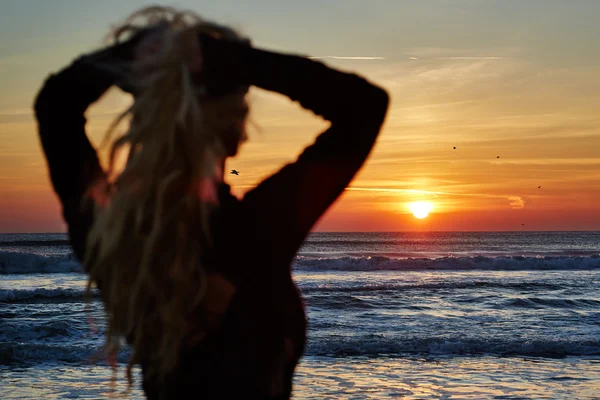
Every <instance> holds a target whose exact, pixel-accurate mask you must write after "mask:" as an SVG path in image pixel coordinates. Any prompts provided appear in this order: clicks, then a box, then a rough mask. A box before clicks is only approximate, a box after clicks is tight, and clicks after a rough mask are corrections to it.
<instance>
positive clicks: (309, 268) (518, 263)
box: [0, 232, 600, 399]
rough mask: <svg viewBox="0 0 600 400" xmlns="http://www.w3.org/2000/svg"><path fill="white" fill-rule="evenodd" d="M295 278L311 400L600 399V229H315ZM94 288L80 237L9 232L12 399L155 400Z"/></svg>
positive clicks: (303, 374)
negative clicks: (106, 352)
mask: <svg viewBox="0 0 600 400" xmlns="http://www.w3.org/2000/svg"><path fill="white" fill-rule="evenodd" d="M293 274H294V279H295V281H296V282H297V283H298V285H299V287H300V289H301V291H302V293H303V296H304V298H305V301H306V306H307V312H308V317H309V339H308V344H307V348H306V353H305V356H304V358H303V360H302V361H301V363H300V365H299V367H298V370H297V374H296V377H295V384H294V387H295V389H294V398H295V399H316V398H318V399H380V398H385V399H389V398H405V399H542V398H543V399H600V232H506V233H489V232H488V233H474V232H473V233H469V232H446V233H443V232H420V233H417V232H414V233H313V234H311V235H310V236H309V237H308V238H307V240H306V242H305V244H304V246H303V247H302V248H301V250H300V252H299V253H298V256H297V258H296V260H295V262H294V265H293ZM85 281H86V278H85V276H84V275H83V274H82V273H81V267H80V265H79V263H78V262H77V260H76V259H75V258H74V257H73V255H72V253H71V249H70V247H69V245H68V242H67V238H66V236H65V235H64V234H1V235H0V382H1V384H0V398H2V399H40V398H44V399H63V398H85V399H91V398H105V397H108V396H110V395H111V394H112V395H115V394H122V395H123V396H124V397H125V398H134V399H138V398H143V393H142V391H141V390H140V389H139V386H137V385H136V386H135V387H134V388H133V389H132V390H131V391H130V392H127V393H125V392H124V391H125V389H126V385H125V384H124V382H125V379H124V376H123V374H124V367H125V363H126V361H127V354H126V353H127V352H126V351H125V352H124V353H123V354H121V356H120V357H119V362H120V366H121V368H120V370H119V376H118V378H117V383H116V384H115V386H111V384H110V381H111V370H110V368H109V367H108V366H107V365H106V363H105V362H103V361H99V362H92V361H91V358H92V357H93V356H94V355H95V354H96V352H97V351H98V350H99V349H100V347H101V345H102V343H103V336H102V332H101V331H102V327H103V325H102V306H101V304H100V302H99V300H98V297H97V295H95V296H93V298H92V300H91V302H90V303H86V301H85V299H84V296H83V295H84V291H85ZM90 317H91V319H90ZM94 321H95V323H96V324H98V327H99V329H98V330H94V329H93V326H94ZM137 374H139V371H138V372H137ZM136 382H137V383H138V384H139V377H138V380H137V381H136Z"/></svg>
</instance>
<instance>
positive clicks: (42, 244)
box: [0, 239, 71, 247]
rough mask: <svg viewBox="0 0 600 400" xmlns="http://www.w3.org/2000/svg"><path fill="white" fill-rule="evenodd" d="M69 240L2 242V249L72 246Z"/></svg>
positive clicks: (0, 243)
mask: <svg viewBox="0 0 600 400" xmlns="http://www.w3.org/2000/svg"><path fill="white" fill-rule="evenodd" d="M70 245H71V243H70V242H69V240H67V239H55V240H7V241H5V240H2V241H0V247H47V246H70Z"/></svg>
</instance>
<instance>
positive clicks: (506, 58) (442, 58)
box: [438, 57, 514, 60]
mask: <svg viewBox="0 0 600 400" xmlns="http://www.w3.org/2000/svg"><path fill="white" fill-rule="evenodd" d="M438 60H514V57H439V58H438Z"/></svg>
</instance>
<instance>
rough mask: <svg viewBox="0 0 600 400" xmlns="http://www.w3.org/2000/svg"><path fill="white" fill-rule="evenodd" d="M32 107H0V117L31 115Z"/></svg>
mask: <svg viewBox="0 0 600 400" xmlns="http://www.w3.org/2000/svg"><path fill="white" fill-rule="evenodd" d="M32 114H33V109H31V108H12V109H10V108H9V109H4V110H2V109H0V116H2V117H12V116H20V115H32Z"/></svg>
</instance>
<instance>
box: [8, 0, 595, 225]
mask: <svg viewBox="0 0 600 400" xmlns="http://www.w3.org/2000/svg"><path fill="white" fill-rule="evenodd" d="M149 4H152V3H150V2H147V1H138V0H135V1H134V0H126V1H124V0H119V1H116V0H103V1H88V0H79V1H76V0H51V1H39V0H0V88H2V90H1V91H0V232H62V231H64V230H65V227H64V225H63V223H62V220H61V216H60V208H59V204H58V201H57V199H56V197H55V195H54V193H53V191H52V189H51V187H50V184H49V179H48V173H47V169H46V164H45V160H44V158H43V156H42V153H41V149H40V144H39V141H38V138H37V133H36V126H35V123H34V120H33V117H32V113H31V105H32V101H33V98H34V96H35V93H36V92H37V90H38V89H39V87H40V85H41V84H42V81H43V80H44V78H45V77H46V76H47V75H48V74H49V73H50V72H53V71H57V70H59V69H60V68H61V67H63V66H65V65H67V64H68V63H69V62H70V61H71V60H72V59H73V58H75V57H76V56H77V55H79V54H81V53H84V52H88V51H91V50H94V49H96V48H98V47H99V46H100V45H101V44H102V39H103V37H104V35H105V34H106V33H107V32H108V30H109V28H110V26H111V24H114V23H118V22H119V21H120V20H122V19H123V18H124V17H125V16H126V15H127V14H128V13H129V12H131V11H133V10H135V9H137V8H139V7H141V6H143V5H149ZM164 4H173V5H175V6H181V7H183V8H189V9H192V10H194V11H196V12H198V13H200V14H201V15H203V16H204V17H205V18H207V19H214V20H216V21H217V22H221V23H225V24H228V25H231V26H233V27H234V28H237V29H239V30H241V31H242V32H243V33H245V34H246V35H248V36H250V37H251V38H252V40H253V43H254V45H255V46H259V47H264V48H267V49H272V50H279V51H285V52H290V53H298V54H303V55H309V56H319V57H326V58H324V59H323V61H324V62H326V63H327V64H329V65H332V66H335V67H339V68H341V69H344V70H348V71H354V72H358V73H360V74H362V75H364V76H365V77H367V78H368V79H370V80H372V81H373V82H375V83H377V84H379V85H381V86H383V87H385V88H386V89H387V90H388V91H389V93H390V95H391V105H390V109H389V113H388V117H387V120H386V122H385V125H384V127H383V130H382V133H381V135H380V137H379V140H378V142H377V144H376V147H375V149H374V151H373V152H372V154H371V156H370V158H369V160H368V161H367V163H366V164H365V166H364V168H363V169H362V170H361V172H360V173H359V175H358V176H357V177H356V179H355V180H354V181H353V182H352V183H351V185H350V187H349V188H348V189H347V190H346V192H345V193H344V195H343V196H342V197H341V199H340V200H338V202H337V203H336V204H335V205H334V206H333V207H332V208H331V209H330V210H329V212H328V213H327V214H326V215H325V216H324V217H323V219H322V220H321V221H320V222H319V224H318V225H317V226H316V230H320V231H413V230H445V231H452V230H460V231H465V230H469V231H496V230H509V231H511V230H517V231H520V230H600V201H599V200H600V116H599V111H600V45H599V43H600V41H599V39H598V38H600V24H598V22H597V19H598V15H600V1H597V0H589V1H586V0H562V1H555V0H526V1H525V0H514V1H513V0H498V1H491V0H490V1H486V0H445V1H443V0H439V1H433V0H420V1H402V0H330V1H325V0H323V1H316V0H302V1H300V0H298V1H288V0H285V1H278V0H253V1H250V0H237V1H233V0H219V1H215V0H211V1H199V0H196V1H191V0H188V1H178V2H168V1H166V2H164ZM334 57H335V58H334ZM356 58H359V59H356ZM250 99H251V106H252V114H251V115H252V120H253V122H254V123H256V125H257V126H258V128H251V130H250V141H249V142H248V143H247V144H245V145H244V147H243V148H242V151H241V152H240V154H239V156H238V157H236V158H235V159H232V160H230V161H229V163H228V167H229V168H235V169H237V170H239V171H240V175H239V176H233V175H228V177H227V180H228V183H230V184H231V185H232V186H233V189H234V192H235V193H236V194H237V195H239V196H242V195H243V193H244V191H246V190H248V189H249V188H251V187H253V186H254V185H256V184H257V183H258V182H260V181H261V180H262V179H263V178H265V177H266V176H268V175H269V174H270V173H272V172H274V171H276V170H277V169H278V168H279V167H281V166H282V165H283V164H284V163H286V162H290V161H293V160H294V159H295V158H296V156H297V155H298V154H299V153H300V152H301V150H302V149H303V148H304V147H305V146H306V145H308V144H310V143H312V142H313V140H314V139H315V137H316V136H317V134H318V133H319V132H320V131H321V130H323V129H324V128H325V127H326V126H327V124H326V123H325V122H323V121H322V120H320V119H318V118H316V117H314V116H313V115H312V114H311V113H309V112H307V111H304V110H302V109H301V108H299V106H297V105H296V104H294V103H291V102H290V101H289V100H288V99H287V98H285V97H282V96H280V95H275V94H270V93H267V92H264V91H260V90H253V91H252V92H251V97H250ZM128 102H129V99H128V98H127V97H125V96H124V95H121V94H119V93H118V92H117V91H114V92H111V93H110V94H109V95H107V96H106V97H105V98H104V99H103V100H102V101H101V102H100V103H98V104H96V105H94V106H93V108H91V109H90V110H89V113H88V117H89V123H88V133H89V134H90V136H91V138H92V141H93V142H94V143H95V144H96V145H99V143H100V140H101V139H102V137H103V134H104V132H105V129H106V128H107V126H108V124H109V123H110V121H111V119H112V118H113V117H114V116H115V115H116V112H117V111H118V110H121V109H122V108H123V107H124V106H125V105H126V104H128ZM453 146H456V150H454V149H453ZM497 156H500V158H497ZM540 185H541V189H538V186H540ZM415 201H426V202H430V203H431V205H432V207H433V209H432V211H431V213H430V214H429V216H428V217H427V218H424V219H417V218H415V217H414V216H413V214H412V212H411V210H410V209H409V203H411V202H415ZM522 224H525V225H522Z"/></svg>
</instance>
